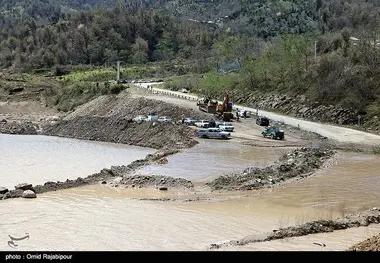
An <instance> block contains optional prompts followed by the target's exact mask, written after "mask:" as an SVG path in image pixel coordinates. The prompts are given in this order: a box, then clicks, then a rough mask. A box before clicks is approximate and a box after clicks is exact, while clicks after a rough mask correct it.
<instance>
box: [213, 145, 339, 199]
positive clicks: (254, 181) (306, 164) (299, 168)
mask: <svg viewBox="0 0 380 263" xmlns="http://www.w3.org/2000/svg"><path fill="white" fill-rule="evenodd" d="M334 154H335V151H334V150H332V149H330V148H306V147H302V148H299V149H296V150H294V151H292V152H290V153H287V154H285V155H283V156H282V157H281V158H280V159H279V160H278V161H277V162H276V163H274V164H272V165H269V166H267V167H264V168H257V167H250V168H247V169H245V170H244V171H243V172H241V173H239V174H230V175H223V176H219V177H218V178H216V179H214V180H213V181H211V182H209V183H207V186H209V187H211V189H212V190H213V191H246V190H253V189H259V188H267V187H274V186H276V185H280V184H283V183H285V182H289V180H299V179H303V178H306V177H308V176H311V175H312V174H313V173H314V172H315V171H316V170H317V169H320V168H322V167H323V165H324V164H325V163H326V162H327V161H328V160H329V159H330V158H331V157H332V156H333V155H334Z"/></svg>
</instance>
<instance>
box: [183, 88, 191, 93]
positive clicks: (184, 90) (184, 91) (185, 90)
mask: <svg viewBox="0 0 380 263" xmlns="http://www.w3.org/2000/svg"><path fill="white" fill-rule="evenodd" d="M181 92H182V93H189V91H188V90H187V89H181Z"/></svg>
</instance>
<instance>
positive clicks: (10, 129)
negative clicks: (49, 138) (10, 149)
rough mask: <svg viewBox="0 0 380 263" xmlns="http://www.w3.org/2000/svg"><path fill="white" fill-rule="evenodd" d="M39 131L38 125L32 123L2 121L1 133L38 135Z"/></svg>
mask: <svg viewBox="0 0 380 263" xmlns="http://www.w3.org/2000/svg"><path fill="white" fill-rule="evenodd" d="M38 129H39V127H38V125H36V124H34V123H32V122H30V121H7V120H5V119H4V120H0V133H5V134H22V135H36V134H37V133H38V132H37V131H38Z"/></svg>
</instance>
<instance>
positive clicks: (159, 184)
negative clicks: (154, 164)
mask: <svg viewBox="0 0 380 263" xmlns="http://www.w3.org/2000/svg"><path fill="white" fill-rule="evenodd" d="M120 185H122V186H123V187H136V188H142V187H154V188H158V189H168V188H169V187H170V188H185V189H192V188H194V185H193V183H192V182H191V181H189V180H186V179H183V178H173V177H170V176H163V175H133V176H124V177H123V178H122V180H121V181H120V182H119V183H118V184H117V186H120Z"/></svg>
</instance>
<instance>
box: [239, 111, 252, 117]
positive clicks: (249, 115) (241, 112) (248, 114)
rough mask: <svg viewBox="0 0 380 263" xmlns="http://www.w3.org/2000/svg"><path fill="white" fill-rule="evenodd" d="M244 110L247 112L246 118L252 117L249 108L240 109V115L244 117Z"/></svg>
mask: <svg viewBox="0 0 380 263" xmlns="http://www.w3.org/2000/svg"><path fill="white" fill-rule="evenodd" d="M244 112H245V117H246V118H249V117H251V111H247V110H239V111H238V113H239V117H241V118H244Z"/></svg>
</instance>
